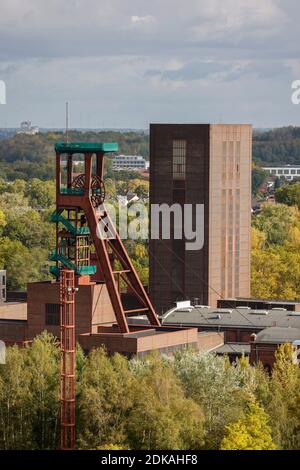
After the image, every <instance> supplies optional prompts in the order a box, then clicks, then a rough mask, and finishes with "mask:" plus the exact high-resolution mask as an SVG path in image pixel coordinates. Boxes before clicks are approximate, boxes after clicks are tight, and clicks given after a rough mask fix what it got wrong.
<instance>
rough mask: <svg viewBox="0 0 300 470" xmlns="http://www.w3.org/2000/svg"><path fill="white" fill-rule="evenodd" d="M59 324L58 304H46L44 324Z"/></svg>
mask: <svg viewBox="0 0 300 470" xmlns="http://www.w3.org/2000/svg"><path fill="white" fill-rule="evenodd" d="M59 324H60V304H46V325H55V326H57V325H59Z"/></svg>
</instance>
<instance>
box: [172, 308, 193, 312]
mask: <svg viewBox="0 0 300 470" xmlns="http://www.w3.org/2000/svg"><path fill="white" fill-rule="evenodd" d="M192 311H193V308H192V307H189V308H176V312H192Z"/></svg>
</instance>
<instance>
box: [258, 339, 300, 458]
mask: <svg viewBox="0 0 300 470" xmlns="http://www.w3.org/2000/svg"><path fill="white" fill-rule="evenodd" d="M275 358H276V360H275V364H274V367H273V372H272V377H271V380H270V396H269V397H268V399H267V400H266V401H265V402H264V406H265V409H266V411H267V412H268V414H269V416H270V425H271V427H272V431H273V436H274V441H275V442H276V444H277V446H278V447H279V448H281V449H299V445H300V411H299V403H300V371H299V366H298V365H297V364H295V363H294V361H293V347H292V345H291V344H283V345H281V346H279V347H278V349H277V352H276V355H275Z"/></svg>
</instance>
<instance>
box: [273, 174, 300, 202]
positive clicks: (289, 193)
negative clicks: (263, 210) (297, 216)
mask: <svg viewBox="0 0 300 470" xmlns="http://www.w3.org/2000/svg"><path fill="white" fill-rule="evenodd" d="M275 198H276V201H277V202H279V203H281V204H286V205H288V206H297V207H298V209H300V182H299V181H296V182H294V183H290V184H285V185H284V186H282V187H281V188H279V189H277V190H276V192H275Z"/></svg>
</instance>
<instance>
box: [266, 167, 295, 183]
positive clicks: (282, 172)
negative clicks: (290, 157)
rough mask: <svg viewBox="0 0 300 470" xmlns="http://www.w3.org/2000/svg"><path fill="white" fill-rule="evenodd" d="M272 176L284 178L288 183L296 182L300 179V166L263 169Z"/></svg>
mask: <svg viewBox="0 0 300 470" xmlns="http://www.w3.org/2000/svg"><path fill="white" fill-rule="evenodd" d="M263 170H265V171H267V172H268V173H269V174H270V175H271V176H274V177H277V178H284V179H286V180H287V181H294V179H296V178H300V165H283V166H268V167H263Z"/></svg>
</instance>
